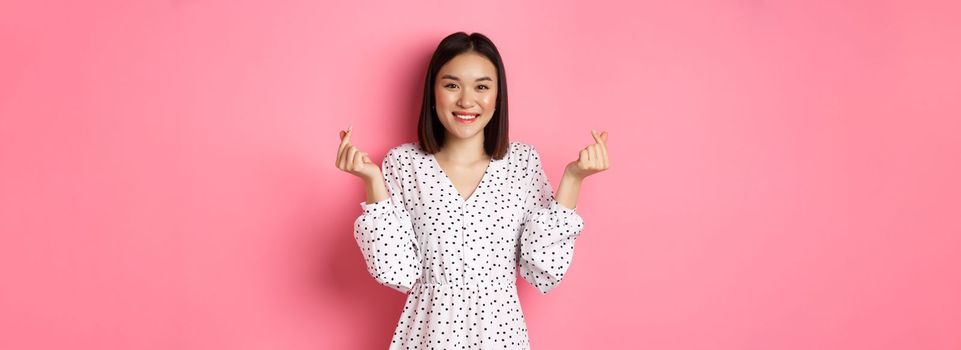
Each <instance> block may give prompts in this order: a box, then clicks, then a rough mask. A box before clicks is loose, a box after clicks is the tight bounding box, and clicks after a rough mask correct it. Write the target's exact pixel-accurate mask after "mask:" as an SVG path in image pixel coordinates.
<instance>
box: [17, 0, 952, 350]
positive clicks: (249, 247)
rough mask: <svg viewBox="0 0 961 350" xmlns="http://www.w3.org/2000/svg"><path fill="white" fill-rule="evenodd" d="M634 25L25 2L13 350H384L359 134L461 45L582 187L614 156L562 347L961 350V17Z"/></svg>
mask: <svg viewBox="0 0 961 350" xmlns="http://www.w3.org/2000/svg"><path fill="white" fill-rule="evenodd" d="M629 3H630V2H628V1H620V2H617V4H615V3H614V2H611V3H609V4H604V3H603V2H598V1H584V2H579V3H575V2H571V1H544V2H539V3H534V2H520V1H483V2H466V1H432V2H422V3H417V4H413V3H408V2H397V1H394V2H382V3H366V2H362V1H357V2H352V3H347V2H342V3H341V4H333V3H331V4H323V3H322V2H318V1H306V0H301V1H289V0H283V1H262V2H253V1H219V0H218V1H192V0H171V1H166V2H162V1H125V0H115V1H103V0H100V1H29V0H13V1H9V0H8V1H3V2H0V45H2V48H0V50H2V52H0V168H2V169H0V170H2V172H0V233H2V236H0V348H3V349H383V348H386V346H387V344H388V342H389V338H390V335H391V333H392V332H393V328H394V325H395V324H396V321H397V317H399V314H400V311H401V308H402V303H403V301H404V297H405V295H403V294H400V293H397V292H395V291H392V290H390V289H388V288H386V287H382V286H379V285H377V284H376V283H375V282H374V281H373V279H372V278H370V276H369V275H367V274H366V270H365V268H364V265H363V259H362V257H361V255H360V252H359V249H358V248H357V246H356V244H355V243H354V241H353V238H352V237H351V225H352V223H353V220H354V219H355V218H356V217H357V216H358V215H359V214H360V207H359V205H358V203H359V202H360V201H362V200H364V195H363V189H362V186H361V182H360V181H359V180H358V179H356V178H354V177H352V176H350V175H348V174H346V173H341V172H339V171H338V170H337V169H336V168H335V167H334V166H333V157H334V154H335V153H336V147H337V142H338V137H337V132H338V130H340V129H343V128H346V127H347V126H348V125H349V124H353V126H354V129H355V131H356V135H355V137H354V140H355V143H356V144H358V145H359V146H361V147H362V148H363V149H365V150H367V151H369V152H370V153H371V155H372V157H373V158H374V159H375V160H376V161H377V162H379V161H380V160H381V159H382V157H383V154H384V152H385V151H386V150H387V149H388V148H390V147H392V146H394V145H397V144H399V143H401V142H408V141H413V140H414V135H415V134H414V132H415V129H414V120H415V119H414V118H415V117H414V116H415V113H416V112H417V111H418V108H419V106H418V104H417V103H418V101H419V98H420V97H421V96H420V95H421V80H422V79H423V74H424V71H425V69H426V66H427V60H428V58H429V56H430V54H431V52H432V50H433V49H434V47H435V46H436V44H437V42H438V41H439V40H440V39H441V38H443V37H444V36H445V35H447V34H449V33H451V32H455V31H460V30H463V31H467V32H473V31H478V32H482V33H485V34H487V35H488V36H490V37H491V38H492V39H493V40H494V41H495V43H496V44H497V45H498V46H499V48H500V50H501V52H502V54H503V56H504V59H505V62H506V65H507V77H508V80H509V86H510V98H511V117H512V118H511V119H512V130H511V131H512V133H511V138H512V139H513V140H519V141H522V142H527V143H531V144H534V145H535V146H536V147H538V149H539V150H540V152H541V154H542V155H543V156H544V159H545V166H546V167H547V169H548V175H549V176H550V178H551V181H552V182H553V183H554V185H555V186H557V184H558V182H559V179H560V175H561V171H562V167H563V165H564V163H566V162H567V161H569V160H572V159H574V157H576V155H577V151H578V150H579V149H580V148H581V147H583V146H585V145H587V144H588V143H589V142H592V139H591V137H590V133H589V130H590V129H591V128H597V129H599V130H610V141H609V148H610V155H611V159H612V167H611V169H610V170H609V171H608V172H605V173H602V174H599V175H596V176H595V177H592V178H589V179H588V180H587V181H586V183H585V186H584V189H583V192H582V195H581V199H580V201H579V202H578V205H579V212H580V213H581V214H582V216H583V217H584V219H585V221H586V224H585V229H584V232H583V235H582V236H581V238H579V239H578V245H577V250H576V254H575V256H576V257H575V260H574V264H573V266H572V267H571V269H570V271H569V274H568V277H567V278H566V279H565V281H564V282H563V283H562V284H561V285H560V286H559V287H558V288H557V289H555V290H554V291H552V292H551V293H549V294H547V295H539V294H538V293H537V292H536V290H534V289H533V288H532V287H531V286H530V285H528V284H526V282H523V281H522V285H521V299H522V300H523V308H524V312H525V314H526V317H527V320H528V325H529V330H530V336H531V342H532V344H533V346H534V348H535V349H586V348H598V349H616V348H637V349H640V348H648V349H961V297H959V295H961V215H959V214H961V199H959V198H961V182H959V181H958V179H959V178H961V161H959V160H961V137H959V136H958V134H959V132H961V121H959V116H961V102H959V101H961V98H959V97H961V83H959V82H961V63H959V62H961V49H959V44H958V43H959V42H961V24H959V20H958V19H959V18H961V11H959V6H958V5H957V2H952V1H941V2H935V1H813V2H812V1H800V0H798V1H763V0H730V1H670V2H665V1H658V2H652V3H651V4H635V5H632V4H629ZM666 3H670V4H666Z"/></svg>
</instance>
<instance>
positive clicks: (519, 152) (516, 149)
mask: <svg viewBox="0 0 961 350" xmlns="http://www.w3.org/2000/svg"><path fill="white" fill-rule="evenodd" d="M507 155H508V157H510V158H513V159H519V160H527V159H530V157H531V156H537V149H536V148H535V147H534V145H533V144H530V143H527V142H523V141H518V140H514V141H511V142H510V147H509V148H508V151H507Z"/></svg>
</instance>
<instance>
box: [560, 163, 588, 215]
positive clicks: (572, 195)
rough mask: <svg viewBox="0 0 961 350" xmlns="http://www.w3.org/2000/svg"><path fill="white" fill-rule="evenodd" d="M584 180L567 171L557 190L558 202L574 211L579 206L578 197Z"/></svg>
mask: <svg viewBox="0 0 961 350" xmlns="http://www.w3.org/2000/svg"><path fill="white" fill-rule="evenodd" d="M583 180H584V179H580V178H577V177H576V176H574V175H571V174H570V173H568V172H567V171H565V172H564V177H562V178H561V185H560V187H558V188H557V196H556V197H557V198H556V199H557V202H558V203H560V204H561V205H563V206H565V207H567V209H574V207H575V206H577V196H578V195H579V194H580V192H581V183H582V182H583Z"/></svg>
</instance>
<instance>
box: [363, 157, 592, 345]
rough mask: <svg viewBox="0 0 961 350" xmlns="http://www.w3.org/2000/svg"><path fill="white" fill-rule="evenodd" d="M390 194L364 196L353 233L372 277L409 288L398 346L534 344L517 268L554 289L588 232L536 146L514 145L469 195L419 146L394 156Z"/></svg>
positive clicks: (387, 160)
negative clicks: (558, 191) (557, 190)
mask: <svg viewBox="0 0 961 350" xmlns="http://www.w3.org/2000/svg"><path fill="white" fill-rule="evenodd" d="M381 169H382V171H383V173H384V178H385V183H386V185H387V191H388V193H389V194H390V197H389V198H387V199H384V200H383V201H380V202H377V203H370V204H368V203H366V202H361V203H360V206H361V208H362V209H363V213H362V214H361V215H360V217H358V218H357V220H356V221H355V222H354V238H355V240H356V241H357V244H358V246H359V247H360V251H361V252H362V253H363V257H364V260H365V262H366V264H367V270H368V272H369V273H370V275H371V276H373V277H374V279H375V280H376V281H377V282H378V283H380V284H383V285H385V286H388V287H390V288H393V289H395V290H397V291H400V292H403V293H408V296H407V302H406V304H405V305H404V310H403V313H402V314H401V317H400V320H399V321H398V324H397V328H396V330H395V331H394V335H393V339H392V340H391V345H390V348H391V349H438V350H439V349H529V348H530V344H529V340H528V337H527V324H526V322H525V320H524V315H523V314H522V311H521V307H520V301H519V300H518V297H517V285H516V282H517V271H518V268H519V270H520V276H521V277H522V278H524V280H526V281H527V282H528V283H530V284H531V285H533V286H534V287H536V288H537V290H539V291H540V292H541V293H542V294H546V293H548V292H549V291H551V290H552V289H554V288H555V287H557V285H558V284H559V283H560V282H561V280H562V279H563V278H564V274H565V272H567V268H568V267H569V266H570V264H571V260H572V258H573V256H574V241H575V239H576V238H577V237H578V236H579V235H580V233H581V231H582V230H583V228H584V221H583V219H582V218H581V217H580V215H578V213H577V211H576V209H577V208H574V209H569V208H566V207H564V206H562V205H560V203H558V202H557V200H556V199H555V197H554V191H553V189H552V187H551V185H550V182H549V181H548V179H547V175H546V173H545V172H544V169H543V167H542V165H541V159H540V155H539V154H538V153H537V150H536V149H534V147H533V146H532V145H529V144H525V143H521V142H516V141H514V142H511V143H510V147H509V151H508V154H507V156H505V157H504V158H503V159H499V160H491V162H490V164H489V165H488V167H487V170H486V171H485V172H484V175H483V178H482V179H481V182H480V184H479V185H478V186H477V188H476V189H475V190H474V192H473V193H472V194H471V195H470V197H468V198H467V199H464V198H463V197H462V196H461V195H460V194H459V193H458V192H457V189H456V188H455V187H454V185H453V183H452V182H451V181H450V178H448V176H447V175H446V174H445V173H444V171H443V170H442V169H441V167H440V165H439V163H437V160H436V158H434V156H433V155H431V154H428V153H426V152H424V151H422V150H421V149H420V147H419V145H417V144H416V143H405V144H401V145H399V146H396V147H394V148H391V149H390V150H389V151H388V152H387V156H385V157H384V161H383V163H382V166H381Z"/></svg>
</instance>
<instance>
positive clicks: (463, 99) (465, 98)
mask: <svg viewBox="0 0 961 350" xmlns="http://www.w3.org/2000/svg"><path fill="white" fill-rule="evenodd" d="M472 98H473V97H471V95H470V93H469V92H464V93H461V94H460V98H458V99H457V106H458V107H460V108H470V107H473V106H474V105H473V103H471V101H472Z"/></svg>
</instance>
